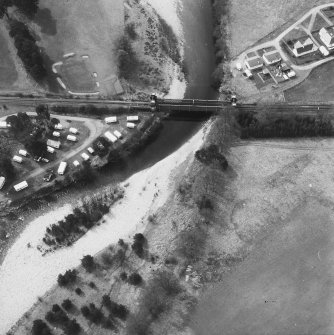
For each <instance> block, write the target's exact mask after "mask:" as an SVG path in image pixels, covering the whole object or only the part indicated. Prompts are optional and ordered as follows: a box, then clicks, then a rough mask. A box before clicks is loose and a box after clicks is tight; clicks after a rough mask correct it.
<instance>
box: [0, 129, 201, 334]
mask: <svg viewBox="0 0 334 335" xmlns="http://www.w3.org/2000/svg"><path fill="white" fill-rule="evenodd" d="M204 134H205V130H204V129H203V128H202V129H201V131H199V132H198V133H197V134H196V135H195V136H193V137H192V138H191V139H190V140H189V141H188V142H187V143H186V144H184V145H183V146H182V147H181V148H180V149H179V150H177V151H176V152H174V153H173V154H172V155H170V156H168V157H167V158H165V159H164V160H162V161H160V162H159V163H157V164H155V165H154V166H152V167H151V168H149V169H147V170H144V171H141V172H138V173H137V174H135V175H133V176H132V177H130V178H129V179H127V180H126V181H125V182H124V183H122V184H121V187H124V188H125V196H124V199H122V200H121V201H119V202H118V203H117V204H116V205H115V206H114V207H113V208H112V209H111V211H110V213H109V214H107V215H106V216H104V218H103V219H102V222H103V221H104V222H103V223H101V225H99V226H97V227H95V228H94V229H92V230H91V231H89V232H87V234H86V235H85V236H83V237H82V238H81V239H80V240H78V241H77V242H75V243H74V244H73V246H71V247H69V248H66V249H63V250H57V251H56V252H54V253H52V254H48V255H46V256H44V257H43V256H42V255H41V253H40V252H39V251H38V250H37V249H36V245H37V244H38V243H39V241H40V240H41V238H42V237H43V235H44V232H45V228H46V227H47V226H49V225H50V224H52V223H53V222H55V221H57V220H58V219H59V218H60V219H61V218H62V217H64V216H65V215H67V214H69V213H70V211H71V206H64V207H61V208H59V209H58V210H55V211H52V212H50V213H48V214H46V215H44V216H42V217H40V218H38V219H36V220H34V221H33V222H32V223H31V224H30V225H29V226H28V227H27V228H26V229H25V231H24V232H23V233H22V235H21V236H20V238H19V239H18V240H17V241H16V242H15V244H14V245H13V247H12V248H11V249H10V251H9V252H8V254H7V257H6V259H5V261H4V262H3V265H2V267H1V273H0V303H1V304H2V305H6V309H5V310H3V313H2V315H0V325H1V327H0V331H7V330H8V329H9V327H10V325H11V324H12V323H13V322H15V320H17V319H18V318H19V317H20V316H21V315H22V314H23V313H24V312H25V311H26V310H27V309H29V307H30V306H32V305H33V304H34V303H35V302H36V300H37V298H38V297H39V296H42V295H43V294H44V293H45V292H46V291H47V290H49V289H51V288H52V286H53V285H54V283H55V278H56V277H57V275H58V274H59V273H63V272H65V271H66V270H67V269H69V268H73V267H76V266H78V265H79V264H80V259H81V258H82V257H83V256H84V255H86V254H92V255H94V254H96V253H97V252H99V251H100V250H102V249H103V248H106V247H107V246H108V245H110V244H115V243H117V241H118V240H119V239H120V238H123V239H126V240H129V239H131V237H132V236H133V235H134V233H135V232H137V231H142V230H143V229H144V228H145V225H146V224H147V222H148V221H147V218H148V217H149V216H150V215H151V214H154V213H155V212H156V211H157V210H158V209H159V208H160V207H161V206H163V205H164V204H165V202H166V200H167V199H168V197H169V195H170V194H171V192H172V191H173V190H174V187H175V186H174V185H173V184H174V182H173V176H174V174H175V173H176V169H178V168H179V167H180V166H181V169H182V163H183V162H184V161H185V160H186V159H187V157H189V155H193V154H194V152H195V151H196V150H197V149H198V148H199V147H200V146H201V145H202V143H203V137H204ZM162 170H163V171H164V173H161V171H162ZM129 213H131V218H130V217H129ZM28 244H29V245H30V246H31V247H30V248H28V247H27V245H28ZM23 250H26V251H25V252H23ZM51 264H52V265H51ZM23 278H24V280H23ZM18 287H19V288H20V289H19V290H18V289H17V288H18Z"/></svg>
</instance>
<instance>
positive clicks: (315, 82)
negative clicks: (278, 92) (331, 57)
mask: <svg viewBox="0 0 334 335" xmlns="http://www.w3.org/2000/svg"><path fill="white" fill-rule="evenodd" d="M333 64H334V63H333V61H330V62H328V63H325V64H323V65H321V66H319V67H317V68H315V69H314V70H312V72H311V74H310V75H309V76H308V77H307V78H306V79H305V80H304V81H303V82H301V83H300V84H299V85H297V86H295V87H293V88H291V89H289V90H287V91H285V92H284V96H285V99H286V101H288V102H297V101H299V102H306V101H310V102H312V101H313V102H315V101H317V102H326V101H333V100H334V99H333V90H334V83H333V75H334V68H333Z"/></svg>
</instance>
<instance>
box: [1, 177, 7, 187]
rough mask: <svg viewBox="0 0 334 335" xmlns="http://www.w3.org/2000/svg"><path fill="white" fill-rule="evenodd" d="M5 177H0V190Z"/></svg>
mask: <svg viewBox="0 0 334 335" xmlns="http://www.w3.org/2000/svg"><path fill="white" fill-rule="evenodd" d="M5 181H6V178H5V177H0V190H1V189H2V188H3V185H4V184H5Z"/></svg>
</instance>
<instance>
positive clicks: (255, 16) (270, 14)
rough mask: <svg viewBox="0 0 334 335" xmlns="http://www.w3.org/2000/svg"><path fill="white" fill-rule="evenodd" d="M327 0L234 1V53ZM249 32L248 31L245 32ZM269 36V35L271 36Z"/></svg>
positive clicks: (232, 6)
mask: <svg viewBox="0 0 334 335" xmlns="http://www.w3.org/2000/svg"><path fill="white" fill-rule="evenodd" d="M324 3H328V1H326V0H318V1H313V0H292V1H286V0H279V1H277V0H246V1H245V0H235V1H232V2H231V6H230V21H231V24H230V30H229V33H230V37H231V42H230V48H231V55H232V56H235V55H237V54H239V53H240V52H242V51H243V50H245V49H247V48H248V47H249V46H251V45H253V44H254V43H256V42H257V41H258V40H260V39H262V38H264V37H266V36H267V35H268V34H271V33H272V32H273V31H274V30H275V29H277V28H279V27H281V26H283V25H284V24H285V23H288V24H290V22H289V21H291V22H293V21H295V20H296V19H297V18H298V17H300V16H302V14H304V13H305V12H306V11H307V10H309V9H311V8H312V7H314V6H317V5H321V4H324ZM245 32H247V33H245ZM269 39H270V38H269Z"/></svg>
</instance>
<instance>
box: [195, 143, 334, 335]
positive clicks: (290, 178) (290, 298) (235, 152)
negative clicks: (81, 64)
mask: <svg viewBox="0 0 334 335" xmlns="http://www.w3.org/2000/svg"><path fill="white" fill-rule="evenodd" d="M333 143H334V142H333V140H331V139H317V140H308V139H304V140H296V141H286V140H282V141H279V140H270V141H267V140H263V141H256V143H255V145H254V144H253V142H252V141H247V142H241V144H243V145H242V146H237V147H233V146H232V148H231V150H230V153H229V155H228V160H229V163H230V166H231V169H232V171H233V173H232V172H231V173H230V174H229V177H231V178H232V179H231V181H230V182H229V181H227V183H228V186H226V187H225V188H226V190H228V191H227V192H226V193H225V196H224V197H222V198H220V199H221V203H220V205H219V209H220V216H219V217H221V220H222V228H223V229H224V233H223V234H221V233H220V234H219V233H218V232H216V233H215V234H212V236H211V241H210V242H209V247H208V248H209V249H208V251H209V253H210V251H211V252H212V254H215V255H216V257H217V259H219V258H220V257H221V259H226V255H227V256H228V257H229V258H230V260H232V261H230V263H229V264H228V263H222V264H224V265H222V266H221V267H220V268H219V271H221V276H220V280H221V281H222V283H219V284H216V285H214V286H213V288H210V289H209V290H208V291H207V292H206V293H205V294H204V298H203V300H202V301H201V303H200V305H199V308H198V311H197V313H196V314H195V315H194V317H193V328H194V330H195V333H196V334H204V333H205V334H208V335H213V334H215V335H216V334H221V332H222V330H223V331H224V334H278V333H284V334H304V333H312V334H332V333H333V331H334V328H333V327H334V325H333V322H332V316H331V313H332V307H331V306H332V304H333V301H334V295H333V284H334V282H333V280H332V274H333V271H334V268H333V261H332V255H333V252H334V249H333V240H334V230H333V222H334V216H333V208H334V194H333V191H332V189H333V173H332V168H331V167H332V165H333V155H332V152H333V149H332V148H333ZM239 144H240V143H239ZM217 187H218V186H217ZM217 255H219V256H217Z"/></svg>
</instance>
